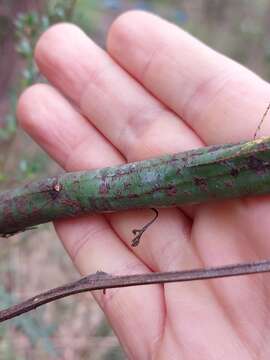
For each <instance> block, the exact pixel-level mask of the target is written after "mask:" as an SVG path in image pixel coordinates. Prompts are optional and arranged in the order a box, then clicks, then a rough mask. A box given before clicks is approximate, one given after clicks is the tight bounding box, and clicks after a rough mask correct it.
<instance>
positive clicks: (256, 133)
mask: <svg viewBox="0 0 270 360" xmlns="http://www.w3.org/2000/svg"><path fill="white" fill-rule="evenodd" d="M269 110H270V102H269V104H268V106H267V108H266V110H265V112H264V114H263V116H262V118H261V121H260V122H259V125H258V126H257V129H256V131H255V134H254V136H253V140H255V139H256V137H257V135H258V132H259V131H260V130H261V127H262V124H263V122H264V119H265V118H266V115H267V114H268V111H269Z"/></svg>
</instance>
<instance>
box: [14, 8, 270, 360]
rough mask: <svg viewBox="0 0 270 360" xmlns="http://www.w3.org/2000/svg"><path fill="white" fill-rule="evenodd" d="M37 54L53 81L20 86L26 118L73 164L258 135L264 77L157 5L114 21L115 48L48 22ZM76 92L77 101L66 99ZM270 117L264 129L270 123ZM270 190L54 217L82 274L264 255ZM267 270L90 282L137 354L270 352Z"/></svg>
mask: <svg viewBox="0 0 270 360" xmlns="http://www.w3.org/2000/svg"><path fill="white" fill-rule="evenodd" d="M36 60H37V63H38V65H39V68H40V70H41V72H42V73H43V74H44V76H45V77H47V79H48V80H49V81H50V83H51V84H52V86H49V85H41V84H40V85H35V86H33V87H31V88H29V89H28V90H26V92H24V94H23V95H22V96H21V98H20V101H19V104H18V118H19V120H20V123H21V125H22V127H23V128H24V129H25V130H26V131H27V132H28V133H29V134H30V135H31V136H32V137H33V139H34V140H35V141H37V142H38V143H39V144H40V145H41V146H42V147H43V148H44V149H45V150H46V151H47V152H48V153H49V154H50V155H51V157H52V158H54V159H55V160H56V161H57V162H58V163H59V164H60V165H61V166H62V167H63V168H64V169H65V170H67V171H76V170H82V169H91V168H97V167H105V166H110V165H116V164H120V163H124V162H130V161H135V160H141V159H145V158H150V157H154V156H158V155H161V154H163V153H173V152H179V151H184V150H188V149H193V148H197V147H200V146H203V145H206V144H214V143H226V142H238V141H240V140H248V139H252V136H253V134H254V132H255V130H256V127H257V124H258V122H259V120H260V117H261V115H262V113H263V112H264V110H265V108H266V107H267V104H268V102H269V97H270V96H269V93H270V88H269V85H268V84H267V83H266V82H264V81H263V80H262V79H260V78H259V77H257V76H256V75H255V74H253V73H252V72H250V71H248V70H247V69H245V68H244V67H242V66H240V65H239V64H236V63H235V62H233V61H232V60H229V59H227V58H226V57H224V56H222V55H220V54H218V53H216V52H215V51H213V50H212V49H210V48H208V47H207V46H205V45H203V44H202V43H200V42H199V41H198V40H196V39H194V38H193V37H191V36H190V35H188V34H187V33H185V32H183V31H182V30H180V29H179V28H178V27H176V26H174V25H172V24H170V23H168V22H166V21H164V20H162V19H160V18H158V17H156V16H153V15H150V14H146V13H143V12H129V13H126V14H124V15H122V16H121V17H120V18H118V19H117V20H116V22H115V23H114V24H113V26H112V28H111V29H110V32H109V35H108V44H107V52H105V51H103V50H102V49H101V48H99V47H98V46H97V45H96V44H95V43H93V42H92V41H91V40H90V39H89V38H88V37H87V36H86V35H85V34H84V33H83V32H82V31H81V30H79V29H78V28H77V27H75V26H73V25H69V24H59V25H56V26H53V27H52V28H51V29H49V30H48V31H47V32H46V33H45V34H44V35H43V36H42V37H41V39H40V40H39V42H38V44H37V48H36ZM65 97H67V98H69V99H70V100H71V102H72V105H71V104H70V103H69V102H68V100H67V99H66V98H65ZM269 128H270V123H269V121H267V120H265V123H264V126H263V131H261V133H260V134H259V135H262V133H263V132H264V133H265V134H267V133H268V134H269ZM269 210H270V203H269V198H268V197H266V196H265V197H259V198H246V199H241V200H233V201H225V202H219V203H212V204H204V205H199V206H196V207H183V208H181V209H180V208H174V209H172V208H171V209H162V210H159V218H158V220H157V221H156V222H155V224H154V225H153V226H151V227H150V228H149V229H148V230H147V231H146V232H145V234H144V235H143V239H142V241H141V243H140V245H139V246H138V247H136V248H132V247H131V246H130V244H131V238H132V233H131V230H132V229H133V228H139V227H141V226H142V225H144V224H145V223H147V222H148V221H149V217H150V218H151V216H152V213H151V212H149V210H140V211H126V212H119V213H114V214H106V215H94V216H84V217H81V218H77V219H68V220H61V221H57V222H55V227H56V231H57V233H58V234H59V237H60V238H61V240H62V242H63V244H64V246H65V248H66V249H67V251H68V253H69V255H70V256H71V258H72V260H73V262H74V264H75V265H76V267H77V268H78V270H79V271H80V273H81V274H82V275H87V274H89V273H93V272H96V270H98V269H102V270H103V271H106V272H108V273H112V274H114V273H115V274H132V273H147V272H152V271H154V272H156V271H172V270H180V269H186V268H191V267H199V266H210V265H223V264H226V263H234V262H242V261H248V260H255V259H256V258H264V257H266V254H267V253H268V252H269V247H270V245H269V242H268V241H267V237H266V234H268V233H269V230H270V226H269V225H268V220H267V219H266V216H265V215H266V214H267V213H268V212H269ZM267 277H268V275H265V274H264V275H257V276H250V277H249V276H247V277H239V278H233V279H232V278H229V279H218V280H211V281H208V282H206V281H202V282H194V283H181V284H166V285H164V286H161V285H151V286H143V287H132V288H125V289H115V290H108V291H107V292H106V294H103V293H102V292H101V291H99V292H94V293H93V294H94V296H95V298H96V300H97V301H98V302H99V304H100V306H101V307H102V309H103V310H104V312H105V314H106V316H107V318H108V319H109V321H110V323H111V325H112V327H113V328H114V330H115V332H116V334H117V336H118V338H119V340H120V342H121V344H122V346H123V348H124V349H125V351H126V353H127V354H128V356H129V357H130V358H134V359H146V358H159V359H174V358H177V359H180V358H183V359H194V358H195V359H197V358H200V359H210V358H215V359H216V358H226V359H228V358H230V359H241V358H243V359H253V358H255V357H259V358H260V359H264V358H265V359H267V358H268V357H269V352H270V347H269V345H268V336H267V335H268V332H269V326H268V314H269V309H268V308H269V306H268V298H269V285H268V282H267Z"/></svg>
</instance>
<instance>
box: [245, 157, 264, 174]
mask: <svg viewBox="0 0 270 360" xmlns="http://www.w3.org/2000/svg"><path fill="white" fill-rule="evenodd" d="M248 167H249V169H250V170H254V171H256V172H257V173H261V172H264V171H265V170H266V166H265V163H264V161H263V160H261V159H258V158H257V157H256V156H250V157H249V159H248Z"/></svg>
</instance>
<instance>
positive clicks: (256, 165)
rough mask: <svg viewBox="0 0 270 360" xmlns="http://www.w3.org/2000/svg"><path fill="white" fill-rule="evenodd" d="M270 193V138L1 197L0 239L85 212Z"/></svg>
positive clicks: (79, 175)
mask: <svg viewBox="0 0 270 360" xmlns="http://www.w3.org/2000/svg"><path fill="white" fill-rule="evenodd" d="M260 194H270V138H263V139H258V140H254V141H250V142H246V143H240V144H233V145H228V144H226V145H220V146H211V147H205V148H201V149H198V150H192V151H188V152H184V153H179V154H174V155H165V156H162V157H160V158H156V159H151V160H144V161H140V162H135V163H129V164H125V165H121V166H117V167H111V168H104V169H99V170H94V171H83V172H76V173H66V174H63V175H59V176H56V177H53V178H47V179H44V180H40V181H38V182H35V183H30V184H28V185H26V186H24V187H21V188H18V189H14V190H10V191H7V192H4V193H1V194H0V235H2V236H8V235H12V234H14V233H16V232H18V231H23V230H25V229H27V228H29V227H32V226H35V225H38V224H41V223H45V222H48V221H51V220H55V219H59V218H64V217H70V216H78V215H80V214H86V213H96V212H101V213H102V212H113V211H119V210H124V209H134V208H148V207H165V206H177V205H181V204H187V203H201V202H205V201H210V200H218V199H225V198H236V197H242V196H247V195H260Z"/></svg>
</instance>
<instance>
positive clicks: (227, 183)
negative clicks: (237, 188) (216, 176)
mask: <svg viewBox="0 0 270 360" xmlns="http://www.w3.org/2000/svg"><path fill="white" fill-rule="evenodd" d="M224 185H225V187H226V188H229V189H230V188H232V187H233V180H232V179H228V180H225V181H224Z"/></svg>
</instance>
